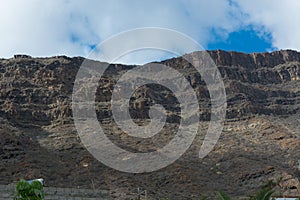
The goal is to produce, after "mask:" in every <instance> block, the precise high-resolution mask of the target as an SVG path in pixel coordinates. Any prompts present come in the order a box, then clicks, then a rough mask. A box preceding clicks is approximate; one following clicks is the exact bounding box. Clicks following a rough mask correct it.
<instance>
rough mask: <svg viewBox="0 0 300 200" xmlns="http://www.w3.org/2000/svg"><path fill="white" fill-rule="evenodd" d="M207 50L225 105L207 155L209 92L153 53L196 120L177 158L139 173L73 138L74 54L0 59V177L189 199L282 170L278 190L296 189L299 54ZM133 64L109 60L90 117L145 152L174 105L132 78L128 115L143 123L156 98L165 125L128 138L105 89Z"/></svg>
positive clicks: (239, 188) (163, 91) (240, 188)
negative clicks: (178, 81) (190, 101)
mask: <svg viewBox="0 0 300 200" xmlns="http://www.w3.org/2000/svg"><path fill="white" fill-rule="evenodd" d="M198 53H199V52H195V53H193V54H191V55H197V54H198ZM208 53H209V54H210V55H211V57H212V59H213V60H214V62H215V63H216V65H217V66H218V69H219V71H220V73H221V75H222V78H223V81H224V85H225V89H226V95H227V104H228V108H227V113H226V118H227V121H226V123H225V126H224V130H223V133H222V135H221V138H220V140H219V142H218V144H217V145H216V147H215V149H214V151H212V152H211V153H210V154H209V155H208V156H207V157H205V158H204V159H202V160H201V159H199V158H198V151H199V149H200V146H201V144H202V141H203V138H204V135H205V133H206V131H207V126H208V120H209V119H210V103H211V102H210V99H209V95H210V94H209V92H208V90H207V87H206V84H205V82H204V80H203V78H202V77H201V76H200V74H199V73H197V71H196V70H195V69H193V67H192V66H191V64H190V63H188V62H187V61H186V60H185V59H184V58H183V57H179V58H173V59H169V60H166V61H163V62H161V63H162V64H164V65H167V66H170V67H172V68H174V69H176V70H178V71H179V72H180V73H181V74H183V75H184V76H185V78H186V79H187V80H188V81H189V83H190V85H191V86H192V87H193V89H194V91H195V93H196V95H197V98H198V103H199V107H200V118H201V123H200V125H199V135H198V136H197V138H196V139H195V141H194V143H193V145H192V146H191V148H190V149H189V150H188V151H187V152H186V153H185V154H184V155H183V156H182V157H181V158H180V159H179V160H177V161H176V162H175V163H173V164H172V165H170V166H168V167H166V168H164V169H161V170H159V171H158V172H153V173H147V174H125V173H121V172H117V171H115V170H113V169H110V168H108V167H106V166H104V165H103V164H102V163H101V162H99V161H97V160H96V159H94V158H93V157H92V156H91V155H90V154H89V153H88V152H87V150H86V149H85V148H84V147H83V145H82V144H81V143H80V138H79V137H78V136H77V132H76V129H75V127H74V124H73V119H72V109H71V105H72V92H73V85H74V81H75V77H76V74H77V72H78V70H79V67H80V65H81V64H82V62H83V61H84V58H80V57H74V58H68V57H66V56H56V57H51V58H32V57H30V56H27V55H16V56H15V57H14V58H11V59H1V60H0V76H1V79H0V102H1V103H0V147H1V148H0V158H1V163H0V183H2V184H8V183H10V182H12V181H16V180H17V179H20V178H28V179H30V178H35V177H43V178H45V179H46V183H47V184H48V186H61V187H65V186H68V187H86V188H91V187H99V188H104V189H110V190H111V193H112V195H113V196H115V197H116V198H119V199H125V198H128V197H132V196H133V194H132V193H134V192H135V191H136V189H137V188H141V189H145V190H147V191H148V194H149V195H150V197H153V198H154V199H158V198H163V197H170V198H171V199H191V198H194V197H200V196H201V195H203V194H208V195H210V196H211V195H213V193H212V192H214V191H217V190H221V189H224V190H226V191H227V192H228V193H230V194H232V195H233V196H244V195H247V194H249V192H251V191H253V190H256V189H257V188H258V187H259V185H261V184H262V183H263V182H265V181H267V180H269V179H275V178H278V177H283V178H284V179H283V182H282V183H281V188H279V190H282V191H281V192H285V193H286V194H290V195H291V194H296V193H297V191H299V175H300V174H299V173H300V172H299V170H298V169H297V162H298V159H299V157H300V153H299V147H300V142H299V134H300V132H299V130H300V128H299V127H300V125H299V113H300V110H299V108H300V53H298V52H296V51H291V50H284V51H275V52H271V53H253V54H244V53H237V52H225V51H209V52H208ZM94 64H95V65H99V67H103V66H105V65H106V63H101V62H94ZM134 67H135V66H126V65H120V64H110V65H109V68H108V69H107V70H106V72H105V74H104V76H103V77H102V78H101V79H100V80H99V85H98V87H97V91H96V96H95V101H96V103H95V107H96V111H97V117H98V119H99V122H101V126H102V128H103V129H104V130H105V133H106V134H107V136H108V138H109V139H111V140H112V141H113V142H114V143H115V144H117V145H119V146H120V147H122V148H124V149H127V150H130V151H133V152H148V151H154V150H156V149H158V148H161V147H162V146H164V145H166V144H167V143H168V142H169V141H170V140H171V139H172V138H173V136H174V133H175V132H176V130H177V129H178V123H179V122H180V119H181V116H180V105H179V102H178V100H177V99H176V97H175V96H174V94H172V92H171V91H170V90H168V89H167V88H165V87H161V86H159V85H155V84H152V85H147V86H143V87H140V88H138V90H136V91H135V92H134V93H133V95H132V97H131V99H130V115H131V117H132V118H133V119H134V121H135V122H136V123H137V124H139V125H145V124H147V119H149V108H150V107H151V106H152V105H154V104H161V105H163V106H164V108H165V109H166V110H167V111H168V117H167V123H166V126H165V127H164V129H163V130H162V131H161V132H160V133H159V134H157V135H155V136H154V137H152V138H150V139H140V138H134V137H130V136H128V135H127V134H125V133H124V132H123V131H122V130H120V129H119V128H118V127H117V126H116V124H115V123H114V121H113V118H112V111H111V105H110V100H111V95H112V92H113V90H114V85H115V84H116V83H117V81H118V79H119V78H120V77H121V76H122V75H123V74H124V73H126V72H127V71H128V70H130V69H133V68H134ZM128 84H131V83H128ZM81 92H84V91H81ZM120 92H122V89H120Z"/></svg>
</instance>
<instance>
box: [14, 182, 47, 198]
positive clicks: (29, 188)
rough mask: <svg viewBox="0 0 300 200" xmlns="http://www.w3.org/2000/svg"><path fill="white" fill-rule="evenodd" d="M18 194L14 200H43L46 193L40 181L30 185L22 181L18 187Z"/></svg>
mask: <svg viewBox="0 0 300 200" xmlns="http://www.w3.org/2000/svg"><path fill="white" fill-rule="evenodd" d="M16 189H17V194H16V196H15V197H14V200H43V199H44V196H45V194H44V192H43V185H42V183H41V182H39V181H33V182H32V183H28V182H27V181H25V180H20V181H19V182H18V184H17V186H16Z"/></svg>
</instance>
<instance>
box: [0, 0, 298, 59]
mask: <svg viewBox="0 0 300 200" xmlns="http://www.w3.org/2000/svg"><path fill="white" fill-rule="evenodd" d="M299 10H300V1H298V0H286V1H281V0H151V1H150V0H76V1H71V0H43V1H41V0H28V1H23V0H10V1H4V2H1V7H0V26H1V32H0V44H1V48H0V57H4V58H8V57H12V56H13V55H14V54H19V53H22V54H29V55H32V56H35V57H40V56H43V57H45V56H53V55H67V56H88V55H89V53H90V51H91V49H92V48H94V47H96V46H97V45H98V44H99V43H101V42H103V41H105V40H106V39H108V38H110V37H112V36H114V35H116V34H118V33H120V32H123V31H128V30H131V29H135V28H143V27H160V28H168V29H172V30H175V31H179V32H181V33H183V34H186V35H188V36H190V37H191V38H193V39H194V40H196V41H197V42H198V43H199V44H200V45H202V46H203V47H204V48H205V49H209V50H213V49H222V50H228V51H241V52H246V53H251V52H263V51H272V50H278V49H294V50H299V49H300V37H299V35H300V12H299ZM120 45H126V42H125V41H124V43H123V44H120ZM170 46H172V44H170ZM168 56H171V57H172V56H174V55H166V54H165V53H164V52H156V53H154V52H153V51H147V52H144V53H143V52H140V53H137V55H136V56H128V57H127V58H125V59H123V60H120V62H123V63H145V62H149V61H152V60H161V59H163V58H167V57H168Z"/></svg>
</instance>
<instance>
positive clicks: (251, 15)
mask: <svg viewBox="0 0 300 200" xmlns="http://www.w3.org/2000/svg"><path fill="white" fill-rule="evenodd" d="M237 3H238V5H239V6H240V8H241V10H242V11H243V12H244V13H246V14H247V15H248V18H247V20H246V21H245V22H244V23H245V24H252V25H254V26H256V29H257V30H258V31H260V32H261V34H262V35H264V34H271V37H272V45H273V46H274V47H275V48H278V49H295V50H300V37H299V36H300V12H299V10H300V1H299V0H286V1H281V0H263V1H261V0H251V1H250V0H247V1H242V0H240V1H237Z"/></svg>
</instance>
